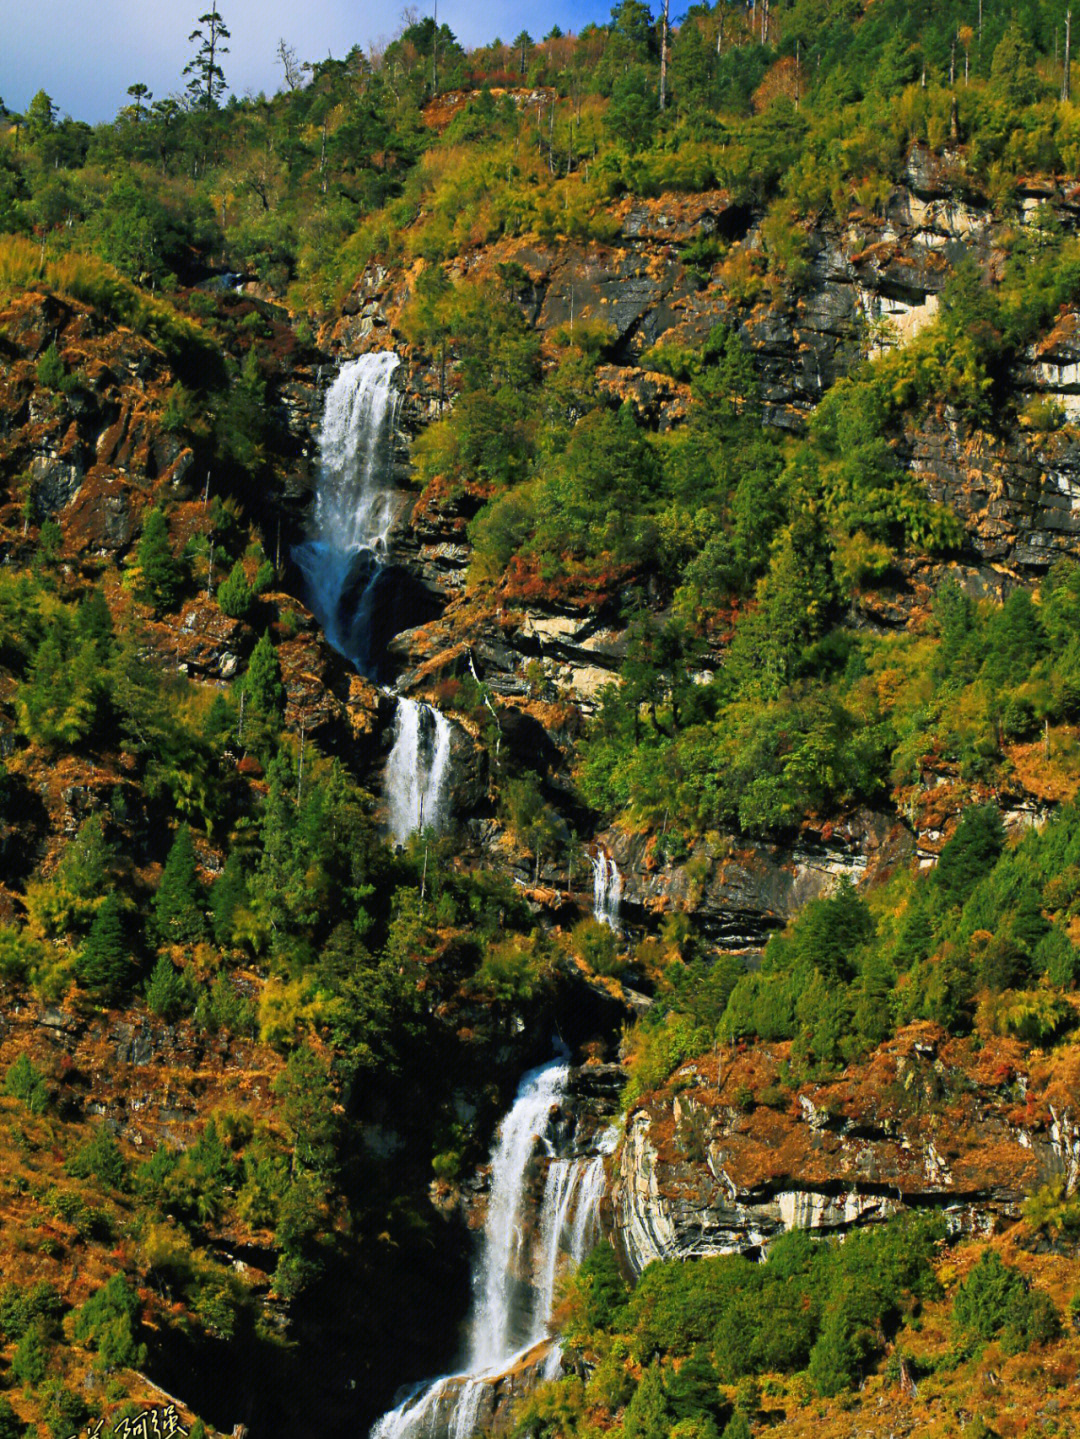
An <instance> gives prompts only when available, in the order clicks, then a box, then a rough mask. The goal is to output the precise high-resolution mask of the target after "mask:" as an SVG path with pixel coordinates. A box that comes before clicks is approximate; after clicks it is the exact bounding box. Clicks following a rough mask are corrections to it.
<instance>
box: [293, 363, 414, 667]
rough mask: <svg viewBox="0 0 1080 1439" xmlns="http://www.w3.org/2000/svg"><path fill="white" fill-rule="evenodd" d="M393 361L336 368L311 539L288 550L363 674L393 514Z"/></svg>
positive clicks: (338, 643) (327, 627)
mask: <svg viewBox="0 0 1080 1439" xmlns="http://www.w3.org/2000/svg"><path fill="white" fill-rule="evenodd" d="M399 364H400V361H399V360H398V357H397V355H395V354H393V353H392V352H391V351H387V350H383V351H379V352H378V353H377V354H371V355H361V356H360V357H359V358H358V359H355V360H349V361H347V363H346V364H344V365H342V367H341V369H340V370H339V371H338V373H337V375H336V377H335V379H334V382H333V384H332V385H331V386H330V389H329V390H328V392H327V395H326V405H325V409H324V411H323V424H322V434H321V436H320V439H319V476H318V481H317V483H316V488H315V506H314V510H313V514H312V523H311V537H310V538H309V539H308V540H307V541H305V542H304V543H303V544H301V545H297V546H296V548H295V549H294V551H293V557H294V559H295V560H296V563H297V564H298V565H299V566H300V569H301V571H302V572H303V575H304V579H305V581H306V583H307V591H308V602H309V604H310V605H311V609H312V611H313V613H314V614H315V617H316V619H318V621H319V623H320V625H322V628H323V632H324V634H325V635H326V638H327V639H328V640H329V641H330V643H331V644H332V645H333V646H334V648H335V649H336V650H337V651H338V652H339V653H340V654H343V655H344V656H345V657H346V659H349V660H351V661H352V663H353V664H354V665H355V666H356V668H357V669H358V670H359V671H360V672H361V674H368V675H370V674H372V673H373V671H374V669H375V666H376V663H377V656H375V655H373V653H372V647H371V606H372V601H373V598H374V589H375V582H376V579H377V576H378V572H379V569H380V568H381V566H382V565H383V564H384V563H385V561H386V555H387V534H388V531H389V529H390V523H391V520H392V519H393V514H394V506H393V487H392V485H391V484H390V483H389V474H390V462H391V458H392V447H393V437H394V421H395V418H396V415H397V408H398V403H399V395H398V392H397V390H396V389H395V388H394V385H393V375H394V371H395V370H396V369H397V368H398V365H399Z"/></svg>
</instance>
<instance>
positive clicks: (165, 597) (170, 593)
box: [136, 510, 184, 613]
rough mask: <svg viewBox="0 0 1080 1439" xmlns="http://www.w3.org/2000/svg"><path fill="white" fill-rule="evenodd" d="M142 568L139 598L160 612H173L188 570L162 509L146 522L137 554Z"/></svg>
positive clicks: (150, 515)
mask: <svg viewBox="0 0 1080 1439" xmlns="http://www.w3.org/2000/svg"><path fill="white" fill-rule="evenodd" d="M136 562H137V563H138V566H139V589H138V594H139V598H140V599H142V600H145V601H146V602H147V603H148V604H151V605H153V606H154V609H155V611H156V612H158V613H160V612H161V611H162V610H168V609H171V608H172V606H173V605H174V604H175V603H176V601H177V599H179V597H180V591H181V588H182V587H183V583H184V571H183V566H182V565H181V564H180V561H179V560H177V559H176V557H175V556H174V555H173V552H172V547H171V546H170V544H169V524H168V521H167V520H166V518H165V516H164V514H163V513H162V511H161V510H151V511H150V513H149V514H148V515H147V517H146V519H145V521H144V522H143V532H142V537H141V538H140V540H139V547H138V550H137V551H136Z"/></svg>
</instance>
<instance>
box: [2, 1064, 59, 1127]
mask: <svg viewBox="0 0 1080 1439" xmlns="http://www.w3.org/2000/svg"><path fill="white" fill-rule="evenodd" d="M4 1093H5V1094H8V1095H11V1096H12V1097H13V1098H14V1099H21V1100H22V1102H23V1103H24V1104H25V1105H26V1107H27V1109H28V1110H29V1111H30V1113H31V1114H44V1112H45V1110H46V1108H47V1107H48V1103H49V1091H48V1089H47V1088H46V1085H45V1077H44V1075H43V1074H42V1073H41V1070H40V1069H38V1067H37V1065H35V1064H34V1062H33V1060H32V1059H31V1058H30V1056H29V1055H28V1054H20V1055H19V1057H18V1059H17V1060H15V1062H14V1064H10V1065H9V1066H8V1071H7V1073H6V1074H5V1075H4Z"/></svg>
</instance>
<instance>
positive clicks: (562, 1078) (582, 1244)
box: [371, 1059, 614, 1439]
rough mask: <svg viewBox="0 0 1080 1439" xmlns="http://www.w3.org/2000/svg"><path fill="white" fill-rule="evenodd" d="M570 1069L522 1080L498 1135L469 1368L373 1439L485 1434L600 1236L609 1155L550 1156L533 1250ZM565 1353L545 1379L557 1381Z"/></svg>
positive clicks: (560, 1065) (418, 1391)
mask: <svg viewBox="0 0 1080 1439" xmlns="http://www.w3.org/2000/svg"><path fill="white" fill-rule="evenodd" d="M568 1076H569V1065H568V1064H567V1063H566V1061H565V1060H562V1059H554V1060H551V1061H549V1062H548V1063H547V1064H545V1065H541V1066H540V1068H538V1069H534V1070H531V1071H530V1072H529V1073H528V1074H526V1075H525V1077H524V1078H523V1079H522V1081H521V1084H520V1086H519V1088H518V1092H517V1096H516V1098H515V1100H514V1103H513V1106H512V1107H511V1109H510V1111H509V1113H508V1114H507V1115H506V1117H505V1118H504V1120H503V1122H502V1124H501V1125H500V1127H499V1132H498V1134H497V1136H496V1140H495V1145H494V1148H493V1150H492V1156H491V1192H490V1197H489V1200H488V1210H487V1218H486V1221H485V1224H484V1233H483V1239H482V1242H481V1247H480V1255H479V1260H478V1263H477V1265H476V1268H475V1270H474V1274H473V1307H472V1314H471V1317H470V1322H469V1340H468V1347H467V1359H466V1367H465V1370H464V1371H463V1372H462V1373H460V1374H451V1375H446V1376H444V1377H443V1378H441V1379H436V1380H434V1381H433V1382H432V1383H430V1384H427V1385H417V1386H414V1388H413V1389H411V1390H410V1391H409V1393H408V1394H407V1395H406V1397H405V1398H404V1399H403V1400H402V1401H401V1403H400V1404H398V1406H397V1407H396V1408H395V1409H392V1410H390V1412H389V1413H387V1414H384V1415H383V1417H382V1418H381V1419H380V1420H379V1421H378V1423H377V1424H376V1425H375V1427H374V1428H373V1429H372V1431H371V1439H470V1436H471V1435H472V1434H473V1433H474V1431H475V1430H476V1428H477V1427H478V1426H479V1423H480V1419H481V1414H482V1411H483V1408H484V1401H485V1398H486V1397H488V1396H489V1395H490V1393H491V1381H492V1379H493V1378H495V1377H496V1376H498V1375H499V1374H501V1373H503V1372H504V1371H505V1370H507V1369H509V1368H510V1367H511V1366H512V1365H513V1364H514V1363H515V1361H516V1360H517V1359H519V1358H520V1357H521V1356H522V1355H523V1354H525V1353H526V1352H527V1351H529V1350H530V1349H532V1348H533V1347H534V1346H535V1345H537V1344H539V1343H540V1341H541V1340H543V1339H545V1338H546V1337H547V1332H548V1324H549V1322H550V1319H551V1311H552V1306H553V1302H554V1297H555V1290H556V1284H557V1279H558V1275H559V1273H560V1270H561V1267H562V1266H564V1265H565V1264H566V1263H567V1262H568V1261H569V1262H571V1263H575V1264H577V1263H580V1262H581V1260H582V1259H583V1258H584V1257H585V1254H586V1252H587V1250H588V1248H589V1247H590V1246H591V1244H592V1243H593V1242H594V1240H595V1238H596V1234H597V1231H598V1228H599V1219H598V1215H599V1206H600V1199H601V1196H602V1194H603V1190H604V1160H603V1154H604V1153H607V1152H609V1150H610V1147H611V1143H613V1141H614V1131H609V1132H608V1134H606V1135H605V1136H603V1138H602V1140H601V1145H600V1153H599V1154H596V1155H593V1156H591V1157H589V1158H583V1159H556V1158H554V1157H550V1158H549V1159H548V1164H547V1175H546V1178H545V1183H544V1194H543V1198H542V1200H541V1203H540V1210H539V1222H538V1224H537V1226H536V1229H535V1242H534V1243H533V1244H531V1245H530V1242H529V1239H530V1228H529V1224H528V1206H529V1191H530V1179H531V1176H532V1173H533V1172H534V1161H535V1159H536V1155H537V1147H538V1143H539V1144H540V1145H541V1146H542V1147H543V1148H545V1149H546V1150H547V1152H548V1155H549V1156H550V1154H551V1146H550V1143H549V1141H548V1139H547V1131H548V1129H549V1128H550V1122H551V1114H552V1111H553V1109H555V1108H556V1107H557V1106H558V1105H559V1104H561V1103H562V1101H563V1099H564V1097H565V1094H566V1083H567V1079H568ZM559 1357H560V1356H559V1350H558V1346H557V1345H555V1346H553V1348H552V1351H551V1353H550V1354H549V1356H548V1358H547V1361H546V1366H545V1373H546V1374H551V1373H557V1372H558V1367H559Z"/></svg>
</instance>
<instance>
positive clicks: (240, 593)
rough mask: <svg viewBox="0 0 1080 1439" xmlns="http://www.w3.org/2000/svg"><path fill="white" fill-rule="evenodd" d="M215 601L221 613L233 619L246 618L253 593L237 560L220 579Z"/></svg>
mask: <svg viewBox="0 0 1080 1439" xmlns="http://www.w3.org/2000/svg"><path fill="white" fill-rule="evenodd" d="M217 602H218V604H219V606H220V607H221V611H222V613H223V614H226V615H228V616H229V618H230V619H233V620H246V619H247V617H248V615H249V614H250V613H251V606H252V603H253V602H254V594H253V592H252V589H251V586H250V585H249V584H248V582H247V576H246V575H245V574H244V566H243V564H242V563H241V562H240V561H239V560H237V561H236V563H235V564H234V565H233V567H232V569H231V570H230V571H229V576H228V578H227V579H226V580H224V581H222V583H221V585H220V586H219V588H218V592H217Z"/></svg>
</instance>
